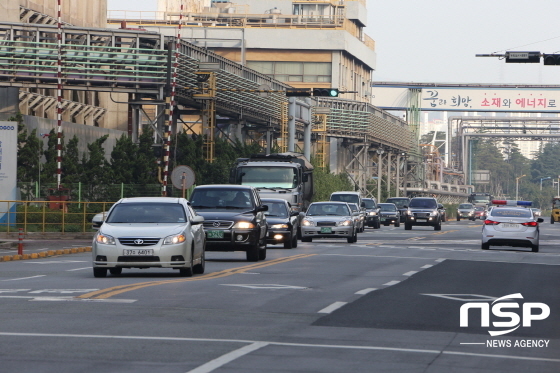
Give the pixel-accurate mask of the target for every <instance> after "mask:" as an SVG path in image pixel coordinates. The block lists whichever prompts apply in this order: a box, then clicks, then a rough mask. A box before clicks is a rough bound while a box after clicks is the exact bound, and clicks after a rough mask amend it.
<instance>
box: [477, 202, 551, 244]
mask: <svg viewBox="0 0 560 373" xmlns="http://www.w3.org/2000/svg"><path fill="white" fill-rule="evenodd" d="M542 222H543V219H542V218H538V219H535V218H534V217H533V213H532V211H531V209H527V208H520V207H499V208H493V209H492V210H491V211H489V212H488V216H487V217H486V220H484V225H483V226H482V250H488V249H489V248H490V246H521V247H530V248H531V250H532V251H533V252H538V251H539V223H542Z"/></svg>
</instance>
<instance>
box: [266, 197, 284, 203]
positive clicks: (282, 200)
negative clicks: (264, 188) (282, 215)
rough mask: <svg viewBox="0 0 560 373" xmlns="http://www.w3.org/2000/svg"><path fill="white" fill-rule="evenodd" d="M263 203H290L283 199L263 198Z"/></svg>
mask: <svg viewBox="0 0 560 373" xmlns="http://www.w3.org/2000/svg"><path fill="white" fill-rule="evenodd" d="M261 201H263V202H286V203H288V201H286V200H285V199H282V198H261Z"/></svg>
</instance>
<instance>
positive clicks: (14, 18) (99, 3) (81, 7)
mask: <svg viewBox="0 0 560 373" xmlns="http://www.w3.org/2000/svg"><path fill="white" fill-rule="evenodd" d="M20 5H21V6H23V7H25V8H29V9H33V10H35V11H37V12H39V13H43V14H46V15H49V16H51V17H54V18H55V19H56V18H57V9H58V1H57V0H2V1H0V21H2V22H20V19H19V7H20ZM62 20H63V21H64V22H68V23H70V24H73V25H75V26H83V27H107V0H66V1H63V2H62Z"/></svg>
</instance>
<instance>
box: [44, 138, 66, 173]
mask: <svg viewBox="0 0 560 373" xmlns="http://www.w3.org/2000/svg"><path fill="white" fill-rule="evenodd" d="M48 137H49V139H48V141H47V149H46V150H45V151H44V152H43V155H44V156H45V163H44V164H43V171H42V172H41V182H43V183H56V182H57V176H56V171H57V169H58V162H57V153H58V151H57V149H56V147H57V145H58V139H57V134H56V132H55V130H54V128H53V129H51V131H50V132H49V134H48ZM61 141H62V147H63V150H64V143H63V142H64V139H61Z"/></svg>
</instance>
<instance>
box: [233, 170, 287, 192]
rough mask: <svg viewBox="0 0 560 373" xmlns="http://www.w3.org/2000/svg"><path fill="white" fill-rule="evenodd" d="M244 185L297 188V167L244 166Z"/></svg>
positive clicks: (241, 172)
mask: <svg viewBox="0 0 560 373" xmlns="http://www.w3.org/2000/svg"><path fill="white" fill-rule="evenodd" d="M239 175H240V176H241V177H240V179H241V180H240V181H241V184H242V185H250V186H253V187H255V188H295V187H296V186H297V184H298V177H297V173H296V169H295V168H292V167H262V166H261V167H250V166H247V167H242V168H241V169H240V174H239Z"/></svg>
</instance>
